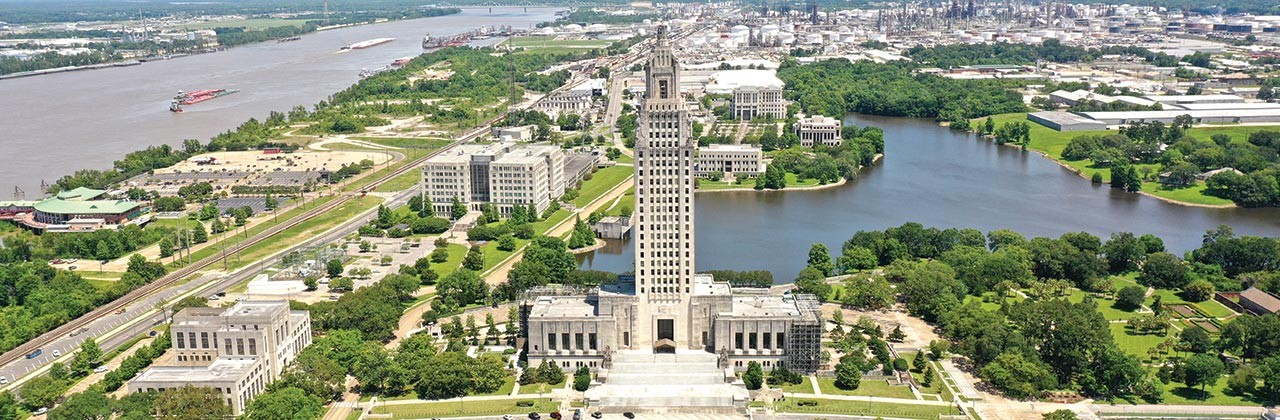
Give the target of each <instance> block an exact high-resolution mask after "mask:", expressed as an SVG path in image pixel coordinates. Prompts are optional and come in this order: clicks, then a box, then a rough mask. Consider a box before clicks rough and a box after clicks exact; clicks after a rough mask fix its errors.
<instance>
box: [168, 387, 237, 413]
mask: <svg viewBox="0 0 1280 420" xmlns="http://www.w3.org/2000/svg"><path fill="white" fill-rule="evenodd" d="M155 411H156V418H157V419H163V420H203V419H215V418H223V417H228V416H230V415H231V406H228V405H227V403H226V401H225V400H223V399H222V395H221V392H219V391H218V390H217V389H214V388H204V387H200V388H197V387H194V386H191V385H187V386H183V387H181V388H170V389H166V390H164V391H163V392H161V393H160V395H157V396H156V403H155Z"/></svg>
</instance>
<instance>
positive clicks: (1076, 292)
mask: <svg viewBox="0 0 1280 420" xmlns="http://www.w3.org/2000/svg"><path fill="white" fill-rule="evenodd" d="M1121 287H1124V286H1120V285H1117V286H1116V289H1117V290H1118V289H1119V288H1121ZM1088 295H1090V293H1089V292H1085V291H1083V290H1080V289H1071V294H1070V295H1069V296H1067V300H1070V301H1071V302H1072V303H1080V302H1081V301H1083V300H1084V297H1085V296H1088ZM1093 301H1094V302H1096V303H1097V304H1098V312H1101V313H1102V317H1103V318H1106V319H1107V320H1108V321H1114V320H1120V319H1133V318H1136V317H1138V316H1139V315H1141V314H1139V313H1137V312H1134V311H1130V310H1127V309H1121V308H1119V307H1117V306H1116V300H1115V299H1112V298H1111V297H1109V296H1094V298H1093Z"/></svg>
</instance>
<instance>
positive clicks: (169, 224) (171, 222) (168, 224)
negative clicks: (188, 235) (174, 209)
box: [147, 217, 200, 229]
mask: <svg viewBox="0 0 1280 420" xmlns="http://www.w3.org/2000/svg"><path fill="white" fill-rule="evenodd" d="M197 223H200V222H197V221H195V220H191V219H187V218H186V217H183V218H180V219H155V220H152V221H151V222H150V223H147V228H151V229H154V228H168V229H191V228H194V227H196V224H197Z"/></svg>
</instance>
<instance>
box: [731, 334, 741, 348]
mask: <svg viewBox="0 0 1280 420" xmlns="http://www.w3.org/2000/svg"><path fill="white" fill-rule="evenodd" d="M733 348H734V349H735V350H742V333H733Z"/></svg>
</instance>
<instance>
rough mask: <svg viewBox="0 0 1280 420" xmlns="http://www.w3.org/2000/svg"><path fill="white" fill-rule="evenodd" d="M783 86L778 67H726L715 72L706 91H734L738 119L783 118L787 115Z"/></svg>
mask: <svg viewBox="0 0 1280 420" xmlns="http://www.w3.org/2000/svg"><path fill="white" fill-rule="evenodd" d="M783 85H784V84H783V83H782V80H781V79H778V76H777V74H776V71H774V70H756V69H750V70H724V71H718V72H715V73H712V74H711V78H710V79H709V81H708V83H707V87H706V91H707V93H716V94H731V95H732V96H733V98H732V100H731V101H730V103H729V107H730V111H731V112H732V113H733V117H734V118H735V119H740V120H744V119H745V120H749V119H752V118H756V117H767V118H775V119H782V118H784V117H786V114H787V103H786V101H785V100H783V98H782V88H783Z"/></svg>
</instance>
